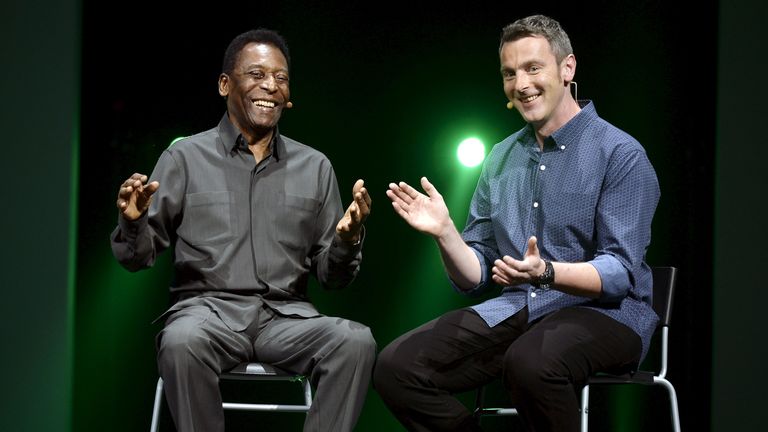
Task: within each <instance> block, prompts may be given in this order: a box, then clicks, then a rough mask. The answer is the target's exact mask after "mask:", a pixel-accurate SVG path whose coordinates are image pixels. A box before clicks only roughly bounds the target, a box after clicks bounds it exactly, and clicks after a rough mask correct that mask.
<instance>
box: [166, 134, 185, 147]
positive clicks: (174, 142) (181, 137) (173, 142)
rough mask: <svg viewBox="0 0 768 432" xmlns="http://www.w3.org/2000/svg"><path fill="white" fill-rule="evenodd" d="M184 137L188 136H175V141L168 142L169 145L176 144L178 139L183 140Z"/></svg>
mask: <svg viewBox="0 0 768 432" xmlns="http://www.w3.org/2000/svg"><path fill="white" fill-rule="evenodd" d="M184 138H186V137H183V136H180V137H176V138H174V139H173V141H171V143H170V144H168V147H170V146H172V145H174V144H176V141H181V140H183V139H184Z"/></svg>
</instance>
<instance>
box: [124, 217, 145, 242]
mask: <svg viewBox="0 0 768 432" xmlns="http://www.w3.org/2000/svg"><path fill="white" fill-rule="evenodd" d="M148 223H149V216H147V212H144V214H142V215H141V216H140V217H139V218H138V219H136V220H128V219H126V218H124V217H123V215H121V214H118V215H117V225H118V226H119V227H120V231H122V233H123V237H124V238H125V239H126V240H129V241H130V240H136V239H137V238H138V237H139V233H141V232H142V231H144V230H145V229H147V224H148Z"/></svg>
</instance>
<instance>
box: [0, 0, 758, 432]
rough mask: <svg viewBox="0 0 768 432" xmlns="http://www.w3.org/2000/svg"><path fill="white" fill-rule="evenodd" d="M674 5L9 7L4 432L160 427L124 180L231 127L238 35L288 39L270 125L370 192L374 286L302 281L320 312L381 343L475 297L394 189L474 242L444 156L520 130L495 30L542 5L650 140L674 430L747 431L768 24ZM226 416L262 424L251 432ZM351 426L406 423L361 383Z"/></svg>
mask: <svg viewBox="0 0 768 432" xmlns="http://www.w3.org/2000/svg"><path fill="white" fill-rule="evenodd" d="M668 3H670V2H661V1H628V0H621V1H615V2H607V1H606V2H591V3H586V4H578V5H576V4H572V3H565V2H543V3H537V4H535V5H532V4H531V3H520V2H505V3H499V4H496V3H493V2H475V3H473V4H471V5H469V4H462V5H457V6H449V5H447V4H442V3H437V2H410V3H396V2H387V3H353V2H349V3H342V2H323V3H307V4H305V3H304V2H298V1H288V2H279V3H278V2H269V3H262V2H249V3H247V4H246V3H243V4H230V3H212V4H209V5H206V6H205V7H198V8H193V7H191V6H190V4H188V3H178V4H173V3H168V2H162V3H161V2H132V3H122V4H105V3H104V2H94V1H85V2H83V3H81V2H78V1H75V0H55V1H54V0H49V1H43V2H21V1H19V0H14V1H11V2H6V3H4V4H3V5H2V6H0V8H1V9H0V16H1V17H2V18H0V24H2V25H3V36H4V37H3V38H2V53H4V54H5V57H6V59H5V60H4V62H3V68H2V74H3V79H2V81H0V84H1V85H2V94H3V95H5V96H6V97H7V100H6V102H5V103H3V116H2V120H0V121H2V123H0V126H1V127H2V130H3V131H8V132H9V133H8V135H7V137H6V138H7V140H8V141H7V142H6V146H5V149H6V151H5V153H4V156H3V158H2V161H3V165H2V166H3V172H4V173H6V175H7V181H6V188H5V189H6V190H5V192H6V193H5V194H4V195H5V198H6V200H5V205H4V209H5V211H4V212H2V214H3V216H2V217H3V219H2V226H3V232H4V234H5V236H4V237H5V240H4V244H5V245H6V247H5V248H3V259H2V263H3V271H2V276H1V277H2V281H3V282H2V289H3V292H4V293H7V295H6V299H5V300H4V301H3V309H2V311H3V315H2V316H4V317H5V318H6V319H7V320H8V322H9V325H8V326H6V328H7V329H8V330H6V335H7V336H6V343H5V345H4V351H3V356H2V357H3V359H4V360H3V361H4V363H3V368H2V370H3V371H4V374H5V381H6V382H7V384H8V386H7V389H6V391H4V393H5V395H4V398H7V401H4V402H5V403H3V404H2V407H3V408H2V409H3V412H2V415H0V418H2V419H3V420H2V421H3V422H8V427H2V429H3V430H9V431H10V430H22V431H27V430H28V431H43V430H45V431H47V430H75V431H91V430H93V431H96V430H99V431H101V430H114V431H134V430H145V429H146V428H147V427H148V426H149V418H150V415H151V412H150V410H151V404H152V396H153V390H154V384H155V381H156V378H157V375H156V369H155V364H154V335H155V334H156V332H157V331H158V330H159V327H158V326H157V325H153V324H151V321H152V320H153V319H154V318H155V317H156V316H157V315H158V314H160V313H161V312H162V311H163V310H164V307H165V306H166V303H167V289H166V287H167V284H168V279H169V276H170V273H169V266H170V261H169V259H168V258H169V257H168V256H167V254H166V256H165V257H164V258H163V259H162V260H161V261H160V262H159V263H158V264H157V265H156V266H155V268H153V269H151V270H149V271H144V272H140V273H136V274H130V273H128V272H126V271H125V270H123V269H122V268H120V267H119V266H118V265H117V264H116V263H115V262H114V259H113V258H112V256H111V253H110V250H109V244H108V236H109V232H110V231H111V230H112V228H113V227H114V224H115V222H116V217H117V215H116V211H115V208H114V201H115V196H116V191H117V186H118V185H119V183H120V182H121V181H122V180H123V179H124V178H126V177H127V176H128V175H130V174H131V173H133V172H135V171H139V172H145V173H149V172H150V171H151V170H152V167H153V166H154V163H155V161H156V159H157V157H158V155H159V154H160V152H162V150H163V149H164V148H165V147H166V146H167V145H168V144H169V143H170V141H171V140H172V139H173V138H176V137H178V136H184V135H189V134H192V133H196V132H199V131H202V130H205V129H208V128H210V127H213V126H215V125H216V123H217V122H218V120H219V118H220V117H221V115H222V114H223V112H224V103H223V100H222V99H221V98H220V97H219V96H218V94H217V91H216V80H217V76H218V74H219V72H220V68H221V57H222V55H223V51H224V49H225V48H226V46H227V44H228V42H229V41H230V40H231V39H232V38H233V37H234V36H235V35H237V34H239V33H240V32H242V31H244V30H247V29H249V28H253V27H259V26H264V27H269V28H274V29H277V30H279V31H280V32H281V33H282V34H283V35H284V36H285V37H286V39H287V40H288V43H289V45H290V48H291V53H292V57H293V63H292V82H291V90H292V99H293V101H294V104H295V108H293V109H292V110H290V111H288V112H287V113H286V114H285V116H284V118H283V120H282V121H281V132H282V133H283V134H285V135H287V136H290V137H292V138H294V139H297V140H299V141H302V142H304V143H306V144H309V145H312V146H313V147H315V148H317V149H319V150H321V151H323V152H324V153H326V154H327V155H328V156H329V158H330V159H331V161H332V162H333V163H334V167H335V169H336V173H337V177H338V179H339V183H340V186H341V188H342V194H343V196H344V197H345V202H349V199H350V188H351V185H352V183H353V182H354V180H355V179H357V178H364V179H365V180H366V184H367V186H368V188H369V189H370V190H371V193H372V194H373V198H374V209H373V214H372V216H371V217H370V219H369V221H368V223H367V227H368V237H367V239H366V245H365V251H364V252H365V260H364V262H363V267H362V270H361V273H360V276H359V277H358V279H357V281H356V282H355V283H354V285H353V286H351V287H349V288H348V289H347V290H345V291H341V292H323V291H320V290H318V289H317V288H316V287H313V288H312V291H311V294H312V297H313V299H314V300H315V303H316V304H317V305H318V307H319V308H320V310H321V311H323V312H325V313H327V314H329V315H337V316H344V317H347V318H350V319H354V320H357V321H360V322H363V323H365V324H367V325H368V326H370V327H371V328H372V330H373V333H374V336H375V337H376V339H377V342H378V343H379V346H380V347H383V346H385V345H386V344H387V343H389V342H390V341H391V340H392V339H394V338H395V337H396V336H398V335H399V334H401V333H403V332H405V331H407V330H409V329H411V328H413V327H414V326H416V325H419V324H421V323H423V322H425V321H427V320H429V319H431V318H433V317H435V316H438V315H439V314H441V313H443V312H445V311H447V310H450V309H453V308H456V307H460V306H463V305H469V304H472V303H474V302H475V300H469V299H464V298H462V297H460V296H458V295H457V294H455V293H454V292H453V291H452V290H451V289H450V287H449V286H448V284H447V282H446V279H445V276H444V274H443V270H442V268H441V265H440V260H439V257H438V254H437V251H436V248H435V247H434V246H433V245H432V244H431V241H430V240H429V239H427V238H426V237H424V236H420V235H418V234H417V233H415V232H414V231H412V230H410V229H409V228H407V227H406V226H405V224H404V223H403V222H402V221H400V220H399V219H398V218H397V216H396V215H395V214H394V212H392V211H391V209H390V208H389V204H388V202H387V199H386V196H385V195H384V190H385V189H386V185H387V183H388V182H390V181H397V180H405V181H409V182H412V183H415V182H416V181H417V179H418V177H419V176H421V175H427V176H428V177H429V178H430V180H431V181H432V182H433V183H434V184H435V185H436V186H437V187H438V189H439V190H440V191H441V192H442V193H443V195H444V196H445V197H446V200H447V202H448V204H449V207H450V208H451V212H452V215H453V218H454V220H455V222H456V223H457V225H459V227H461V226H462V225H463V222H464V219H465V215H466V208H467V204H468V202H469V198H470V195H471V191H472V189H473V186H474V183H475V181H476V179H477V175H478V174H479V169H466V168H460V167H459V165H458V164H457V162H456V160H455V156H454V152H455V147H456V145H457V143H458V142H459V141H460V140H461V139H463V138H465V137H467V136H477V137H479V138H481V139H482V140H483V141H484V142H485V143H486V146H488V147H489V146H490V145H492V144H493V143H495V142H498V141H500V140H501V139H503V138H504V137H505V136H507V135H509V134H510V133H512V132H513V131H515V130H517V129H519V128H520V127H521V126H522V121H521V119H520V117H519V116H518V115H517V113H516V112H511V111H508V110H506V109H505V107H504V105H505V103H506V99H505V97H504V95H503V92H502V88H501V80H500V77H499V73H498V55H497V49H498V36H499V33H500V30H501V28H502V27H503V26H504V25H505V24H507V23H509V22H511V21H513V20H515V19H517V18H520V17H522V16H526V15H529V14H531V13H544V14H548V15H551V16H553V17H554V18H556V19H558V20H559V21H560V22H561V24H562V25H563V27H564V28H565V29H566V31H567V32H568V33H569V35H570V37H571V41H572V43H573V46H574V50H575V53H576V58H577V61H578V67H577V73H576V80H577V81H578V83H579V97H580V98H582V99H592V100H594V101H595V105H596V108H597V110H598V113H599V114H600V115H601V116H602V117H603V118H605V119H606V120H608V121H609V122H611V123H613V124H615V125H616V126H618V127H620V128H622V129H624V130H625V131H627V132H629V133H630V134H632V135H633V136H635V137H636V138H637V139H638V140H639V141H640V142H641V143H642V144H643V145H644V146H645V148H646V150H647V152H648V155H649V158H650V160H651V162H652V163H653V164H654V167H655V168H656V171H657V174H658V177H659V182H660V185H661V190H662V198H661V202H660V205H659V208H658V210H657V212H656V217H655V220H654V225H653V243H652V245H651V247H650V249H649V250H648V261H649V263H651V264H652V265H674V266H677V267H679V268H680V271H681V279H680V281H679V287H680V289H679V291H678V295H677V297H676V299H675V302H676V303H675V307H674V318H673V330H672V340H671V354H670V370H669V379H670V380H671V381H672V383H673V384H674V385H675V387H676V388H677V391H678V396H679V399H680V411H681V415H682V424H683V428H684V429H685V430H696V431H706V430H723V431H725V430H729V431H730V430H750V429H755V428H756V427H757V426H756V425H757V424H758V423H757V421H758V420H759V419H760V418H761V416H760V415H759V414H760V413H759V409H760V407H762V406H763V404H764V402H765V401H766V397H765V391H764V387H765V384H766V381H765V378H764V377H763V375H760V374H757V372H758V371H759V370H760V369H761V366H762V364H761V362H760V360H762V359H763V358H765V343H764V340H765V339H764V338H762V337H760V336H761V333H760V331H759V330H760V329H761V328H762V327H764V325H765V319H764V313H763V312H762V310H761V306H762V304H765V300H766V295H765V294H764V292H765V283H764V282H763V281H762V277H760V276H761V275H760V274H759V273H760V272H759V269H760V266H761V265H762V264H763V263H764V261H765V258H766V254H765V251H764V249H763V248H762V245H763V244H764V243H765V241H766V235H765V232H766V231H765V228H764V224H765V222H766V220H768V217H767V214H766V211H765V207H764V205H763V204H762V200H763V198H762V197H763V196H764V192H763V189H764V187H765V186H766V185H768V181H766V174H765V169H764V168H763V162H764V161H765V160H766V156H767V155H766V150H765V146H764V144H765V143H764V141H765V140H764V139H762V137H760V135H759V134H758V133H755V132H757V131H759V126H760V123H759V122H760V121H761V120H762V118H763V117H764V113H765V108H764V107H763V104H762V103H763V100H765V96H766V95H765V85H764V83H763V82H762V79H761V78H762V75H761V74H760V73H761V72H762V71H763V70H764V68H762V67H761V65H762V64H763V63H764V62H765V60H764V56H763V55H762V54H760V52H761V51H762V50H763V49H762V46H763V42H764V39H765V38H764V37H761V36H760V35H761V26H762V25H763V24H762V23H761V21H760V19H759V17H763V18H764V17H765V16H766V14H765V12H766V7H765V6H759V7H757V6H755V5H753V4H752V3H753V2H751V1H741V2H739V1H736V2H728V5H725V4H719V3H718V2H715V1H706V2H698V3H696V4H695V5H696V6H695V10H694V8H692V7H682V6H680V5H675V6H673V5H670V4H668ZM694 12H695V13H694ZM694 15H695V16H696V18H693V16H694ZM760 114H763V115H760ZM6 363H7V364H6ZM751 370H754V371H755V372H756V373H755V375H753V376H749V377H747V376H746V375H748V374H749V372H750V371H751ZM593 395H594V398H595V399H594V402H593V406H592V411H591V416H590V418H591V424H592V426H593V430H626V431H629V430H666V428H668V409H667V408H666V401H665V395H664V393H663V392H662V391H661V390H649V389H641V390H639V391H636V390H620V391H616V390H614V391H603V392H602V393H599V392H598V391H594V392H593ZM462 397H464V398H465V399H466V400H469V399H470V397H471V395H464V396H462ZM164 414H165V418H166V419H167V418H168V415H167V413H164ZM276 416H277V415H276ZM295 417H296V416H295V415H293V416H291V415H287V416H285V417H275V419H272V418H267V419H266V420H263V418H264V417H262V418H260V419H259V420H257V422H258V424H259V425H260V426H262V427H263V429H264V430H299V428H300V426H295V427H294V426H283V427H282V429H281V428H280V427H278V426H271V425H272V424H277V422H294V423H295V422H296V419H295ZM299 417H300V416H299ZM228 420H229V421H230V425H231V426H232V428H233V429H237V430H240V429H238V428H240V427H241V424H242V425H249V423H250V426H251V427H253V425H254V420H253V417H252V416H250V417H243V418H241V417H240V416H231V417H230V418H228ZM299 423H300V421H299ZM291 424H293V423H291ZM484 424H486V425H487V426H488V429H493V428H498V427H500V426H501V423H500V422H495V421H492V420H489V421H488V422H484ZM243 427H245V426H243ZM243 430H244V429H243ZM357 430H360V431H394V430H401V428H400V426H399V425H397V423H396V422H395V421H394V420H393V418H392V417H391V415H389V413H388V412H387V411H386V409H385V408H384V406H383V405H382V403H381V401H380V399H379V397H378V395H377V394H376V393H375V391H373V390H372V391H370V392H369V395H368V399H367V402H366V406H365V409H364V411H363V413H362V416H361V419H360V422H359V424H358V428H357Z"/></svg>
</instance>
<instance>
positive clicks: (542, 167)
mask: <svg viewBox="0 0 768 432" xmlns="http://www.w3.org/2000/svg"><path fill="white" fill-rule="evenodd" d="M539 169H540V170H542V171H544V170H545V169H547V166H546V165H542V166H540V167H539Z"/></svg>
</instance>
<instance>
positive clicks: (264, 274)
mask: <svg viewBox="0 0 768 432" xmlns="http://www.w3.org/2000/svg"><path fill="white" fill-rule="evenodd" d="M149 180H150V181H155V180H157V181H158V182H160V188H159V189H158V191H157V192H156V193H155V196H154V198H153V201H152V204H151V205H150V208H149V210H148V212H147V213H146V214H145V215H144V216H142V217H141V218H139V219H138V220H136V221H128V220H125V219H124V218H123V217H119V218H118V220H119V222H118V226H117V228H116V229H115V231H114V232H113V233H112V250H113V253H114V255H115V257H116V258H117V260H118V261H119V262H120V263H121V264H122V265H123V266H124V267H125V268H127V269H129V270H131V271H136V270H140V269H143V268H147V267H150V266H152V264H153V263H154V262H155V259H156V257H157V255H158V254H159V253H160V252H162V251H163V250H164V249H166V248H168V247H169V246H172V247H173V251H174V260H173V261H174V280H173V282H172V284H171V287H170V289H171V292H172V293H174V294H175V297H177V298H188V297H190V296H194V295H199V294H204V295H207V294H205V293H209V294H210V293H216V292H229V293H237V294H257V295H260V296H261V297H263V298H264V300H265V301H266V302H267V304H269V305H270V306H272V307H273V308H275V309H277V310H278V311H281V312H283V313H286V314H297V315H301V316H313V315H316V314H317V312H316V311H315V309H314V307H312V305H311V304H310V303H309V302H308V298H307V282H308V278H309V275H310V273H313V274H314V275H315V276H316V277H317V280H318V281H319V282H320V284H321V285H322V286H324V287H329V288H338V287H343V286H345V285H348V284H349V283H350V282H351V281H352V280H353V279H354V277H355V275H356V274H357V271H358V268H359V264H360V261H361V259H362V253H361V248H362V246H361V245H360V244H358V245H349V244H346V243H344V242H342V241H341V240H340V239H339V238H338V236H336V234H335V228H336V224H337V223H338V221H339V220H340V219H341V217H342V215H343V207H342V202H341V197H340V195H339V188H338V184H337V181H336V176H335V173H334V171H333V167H332V166H331V163H330V161H329V160H328V159H327V158H326V157H325V155H323V154H322V153H320V152H319V151H317V150H314V149H312V148H311V147H308V146H306V145H303V144H301V143H298V142H296V141H294V140H291V139H290V138H287V137H284V136H281V135H279V134H278V133H277V132H276V133H275V138H274V139H273V140H272V143H271V154H270V155H269V156H268V157H266V158H265V159H264V160H262V161H261V162H260V163H258V164H256V161H255V159H254V157H253V154H252V153H251V152H250V151H249V150H248V148H247V145H245V143H244V142H243V139H242V136H241V135H240V133H239V131H238V130H237V129H236V128H235V127H234V125H233V124H232V123H231V122H230V121H229V118H228V117H227V115H226V114H225V115H224V117H223V118H222V119H221V122H219V125H218V126H217V127H216V128H213V129H211V130H208V131H206V132H203V133H200V134H197V135H194V136H190V137H187V138H185V139H183V140H180V141H178V142H176V143H175V144H173V145H172V146H170V147H169V148H168V149H166V150H165V151H164V152H163V154H162V155H161V156H160V159H159V160H158V162H157V165H156V166H155V169H154V171H153V172H152V175H151V176H150V179H149Z"/></svg>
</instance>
